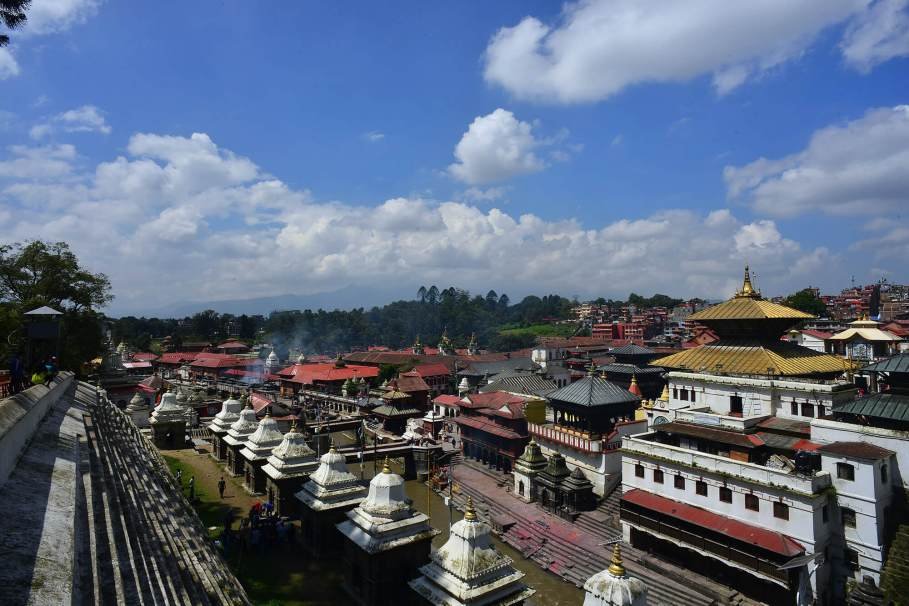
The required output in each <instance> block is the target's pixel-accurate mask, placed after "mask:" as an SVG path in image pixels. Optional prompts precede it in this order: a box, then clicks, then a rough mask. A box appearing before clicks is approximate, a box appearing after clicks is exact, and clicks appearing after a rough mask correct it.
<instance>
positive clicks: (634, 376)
mask: <svg viewBox="0 0 909 606" xmlns="http://www.w3.org/2000/svg"><path fill="white" fill-rule="evenodd" d="M631 384H632V385H637V384H638V373H636V372H633V373H631Z"/></svg>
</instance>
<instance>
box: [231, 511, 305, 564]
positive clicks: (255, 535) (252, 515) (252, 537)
mask: <svg viewBox="0 0 909 606" xmlns="http://www.w3.org/2000/svg"><path fill="white" fill-rule="evenodd" d="M233 521H234V514H233V512H232V511H231V510H230V509H228V510H227V512H226V513H225V517H224V533H223V534H222V535H221V546H222V548H223V549H224V551H225V553H226V554H228V555H229V553H230V551H231V550H233V549H240V551H241V552H252V553H253V554H262V553H265V550H266V549H271V548H273V547H275V546H281V545H284V546H287V545H292V544H293V542H294V526H293V524H292V523H291V522H289V521H287V520H285V519H284V518H282V517H280V516H277V515H275V512H274V505H273V504H272V503H271V502H270V501H266V502H265V503H262V502H261V501H257V502H256V503H254V504H253V506H252V507H250V508H249V514H248V515H247V516H246V517H245V518H243V519H242V520H240V528H239V529H237V530H234V529H233Z"/></svg>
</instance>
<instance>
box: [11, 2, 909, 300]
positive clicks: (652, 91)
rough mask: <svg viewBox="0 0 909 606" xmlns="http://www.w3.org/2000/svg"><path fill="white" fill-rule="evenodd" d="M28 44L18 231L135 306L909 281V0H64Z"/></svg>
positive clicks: (16, 100)
mask: <svg viewBox="0 0 909 606" xmlns="http://www.w3.org/2000/svg"><path fill="white" fill-rule="evenodd" d="M11 37H12V39H13V42H12V44H11V45H10V46H9V47H8V48H7V49H5V50H0V93H2V94H0V144H2V149H0V233H2V234H3V235H2V238H3V239H4V240H7V241H16V240H22V239H25V238H47V239H63V240H66V241H68V242H70V243H71V244H72V246H73V247H74V248H75V249H76V251H77V253H78V254H79V255H80V257H82V258H84V259H85V261H86V262H87V263H88V264H89V266H90V267H92V269H95V270H98V271H105V272H106V273H108V274H109V275H110V276H111V278H112V281H113V285H114V292H115V294H116V295H117V301H116V302H115V304H114V305H113V307H112V311H113V312H114V313H119V312H126V311H134V312H143V311H150V310H154V309H156V308H158V307H161V306H163V305H166V304H169V303H173V302H175V301H185V300H217V299H225V298H245V297H253V296H266V295H278V294H285V293H300V294H308V293H315V292H325V291H331V290H335V289H340V288H343V287H345V286H350V285H356V286H360V287H362V288H363V289H364V292H369V291H370V289H372V290H375V291H379V290H380V289H381V290H383V292H385V291H387V288H388V285H389V284H390V283H397V284H401V285H402V287H401V288H402V291H406V292H402V293H401V295H402V296H406V295H409V291H410V290H412V288H413V287H414V285H419V284H423V283H426V284H429V283H438V284H440V286H441V285H448V284H456V285H460V286H463V287H466V288H469V289H471V290H476V291H482V292H485V291H486V290H488V289H489V288H494V289H496V290H499V291H502V290H507V291H508V292H509V294H511V295H512V298H514V296H515V295H516V294H517V295H519V296H520V295H522V294H527V293H530V292H533V293H538V294H544V293H545V292H550V291H552V292H559V293H562V294H565V295H573V294H578V295H580V296H581V297H584V296H596V295H605V296H621V297H624V296H627V294H628V292H630V291H632V290H634V291H637V292H643V293H646V294H650V293H652V292H657V291H659V292H664V293H668V294H674V295H678V296H694V295H700V296H708V297H722V296H725V295H727V294H728V293H729V292H730V291H731V289H732V288H733V287H734V285H735V283H736V281H737V280H738V279H739V276H740V274H741V269H742V265H743V264H744V263H745V262H749V263H751V265H752V266H753V267H754V268H755V270H756V271H757V273H758V276H759V280H760V282H761V284H762V286H763V288H764V290H765V292H767V293H769V294H780V293H785V292H788V291H790V290H793V289H795V288H799V287H803V286H806V285H808V284H813V285H820V286H822V287H823V288H824V289H825V290H834V289H839V288H841V287H843V286H846V285H847V284H848V281H849V279H850V276H852V275H855V276H856V279H857V280H859V281H871V280H874V279H877V278H879V277H881V276H882V275H883V276H886V277H888V278H889V279H891V280H893V281H900V280H902V281H905V280H906V279H907V278H909V276H907V275H906V265H905V259H906V258H907V257H909V221H907V218H906V216H905V214H906V213H905V210H906V209H907V206H909V200H907V195H909V194H907V193H906V192H909V109H907V108H906V104H907V103H909V95H907V92H909V90H907V89H909V60H907V56H909V15H907V2H906V1H905V0H874V1H871V0H830V1H829V2H804V3H801V2H785V3H783V2H780V3H776V2H767V3H743V4H741V5H739V4H738V3H726V2H713V1H707V0H691V1H690V2H679V3H671V4H670V5H666V4H665V3H660V2H657V1H656V0H653V1H651V0H641V1H640V2H631V0H601V1H600V0H597V1H594V0H590V1H588V2H581V3H572V2H569V3H567V4H565V5H558V4H556V3H552V2H511V3H506V2H497V3H480V2H475V3H448V4H442V3H418V2H413V3H396V4H393V5H387V4H376V3H372V4H368V3H341V2H336V3H312V2H306V3H302V2H301V3H275V4H273V5H269V6H268V7H267V8H264V7H263V6H262V5H259V4H257V3H248V2H246V3H241V2H219V3H215V2H190V3H163V4H162V3H132V2H100V1H95V0H45V1H41V0H35V1H34V3H33V9H32V11H31V13H30V23H29V24H28V25H27V26H26V28H25V29H24V30H22V31H17V32H12V35H11ZM162 285H165V288H162ZM367 298H368V297H364V300H366V299H367ZM370 302H373V301H370Z"/></svg>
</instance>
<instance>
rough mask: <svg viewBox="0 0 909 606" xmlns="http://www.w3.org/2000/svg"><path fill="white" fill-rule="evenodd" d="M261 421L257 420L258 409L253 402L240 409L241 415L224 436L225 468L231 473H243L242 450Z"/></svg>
mask: <svg viewBox="0 0 909 606" xmlns="http://www.w3.org/2000/svg"><path fill="white" fill-rule="evenodd" d="M258 426H259V423H258V421H256V411H255V410H253V408H252V405H251V404H247V405H246V408H244V409H243V410H242V411H240V416H239V417H238V418H237V420H236V421H234V422H233V424H231V426H230V428H229V429H228V430H227V434H226V435H225V436H224V444H225V445H226V447H227V457H226V458H227V465H226V466H225V469H227V472H228V473H229V474H231V475H234V476H238V475H240V474H241V473H243V461H244V459H243V457H241V456H240V451H241V450H243V447H244V445H245V444H246V440H247V439H248V438H249V436H251V435H252V433H253V432H254V431H256V429H257V428H258Z"/></svg>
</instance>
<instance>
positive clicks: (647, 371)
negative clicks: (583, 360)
mask: <svg viewBox="0 0 909 606" xmlns="http://www.w3.org/2000/svg"><path fill="white" fill-rule="evenodd" d="M597 370H599V371H600V372H605V373H606V374H607V375H608V374H610V373H614V374H617V375H654V374H655V375H658V374H661V373H663V372H665V371H664V370H663V369H662V368H660V367H658V366H635V365H634V364H619V363H613V364H604V365H602V366H600V367H599V368H597Z"/></svg>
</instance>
